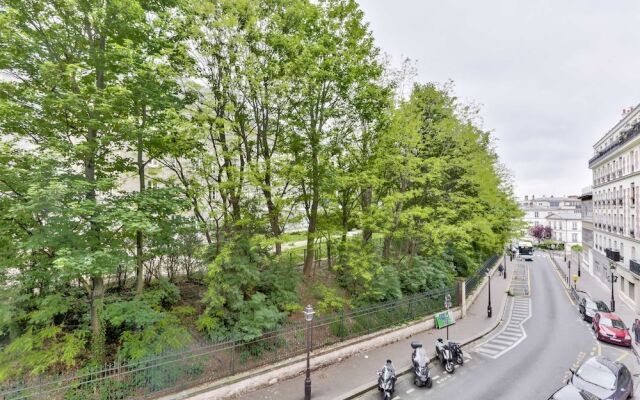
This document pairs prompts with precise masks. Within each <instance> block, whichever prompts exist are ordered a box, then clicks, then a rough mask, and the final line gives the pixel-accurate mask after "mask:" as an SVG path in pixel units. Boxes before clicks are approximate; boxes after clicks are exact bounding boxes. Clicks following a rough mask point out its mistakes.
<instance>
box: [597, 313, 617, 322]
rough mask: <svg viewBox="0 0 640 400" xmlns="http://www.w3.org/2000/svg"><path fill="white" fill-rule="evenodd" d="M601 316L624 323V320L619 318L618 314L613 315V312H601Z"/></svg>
mask: <svg viewBox="0 0 640 400" xmlns="http://www.w3.org/2000/svg"><path fill="white" fill-rule="evenodd" d="M600 316H601V317H602V318H607V319H611V320H614V319H615V320H616V321H622V318H620V317H619V316H618V314H614V313H612V312H601V313H600Z"/></svg>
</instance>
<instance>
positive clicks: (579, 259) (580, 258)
mask: <svg viewBox="0 0 640 400" xmlns="http://www.w3.org/2000/svg"><path fill="white" fill-rule="evenodd" d="M580 261H582V253H578V276H580V264H581V262H580Z"/></svg>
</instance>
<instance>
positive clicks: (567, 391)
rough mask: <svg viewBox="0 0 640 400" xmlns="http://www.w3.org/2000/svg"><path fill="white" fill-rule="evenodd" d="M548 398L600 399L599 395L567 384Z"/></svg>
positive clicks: (560, 399) (558, 399) (556, 399)
mask: <svg viewBox="0 0 640 400" xmlns="http://www.w3.org/2000/svg"><path fill="white" fill-rule="evenodd" d="M549 400H600V397H598V396H596V395H595V394H593V393H590V392H588V391H586V390H583V389H579V388H577V387H575V386H573V385H567V386H564V387H562V388H561V389H560V390H558V391H557V392H555V393H554V394H553V395H551V397H549Z"/></svg>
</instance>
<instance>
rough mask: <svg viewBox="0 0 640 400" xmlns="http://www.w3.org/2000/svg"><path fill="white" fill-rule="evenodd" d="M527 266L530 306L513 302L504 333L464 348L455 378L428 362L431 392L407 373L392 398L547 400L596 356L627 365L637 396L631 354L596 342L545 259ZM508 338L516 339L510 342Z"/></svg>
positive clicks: (371, 395) (374, 395) (639, 369)
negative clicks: (420, 385)
mask: <svg viewBox="0 0 640 400" xmlns="http://www.w3.org/2000/svg"><path fill="white" fill-rule="evenodd" d="M523 263H524V261H523ZM526 265H527V266H528V267H529V268H528V269H529V277H530V284H531V296H530V299H531V303H530V306H529V307H524V306H521V305H520V306H517V307H514V305H515V304H523V303H524V302H525V299H527V297H515V298H513V301H511V303H510V314H509V316H510V318H509V321H508V323H506V324H505V325H509V327H508V329H507V327H505V329H498V330H497V331H496V333H495V334H493V335H492V336H491V337H490V338H488V339H487V340H486V341H483V342H482V343H480V344H474V345H472V346H473V347H471V348H467V349H464V350H465V355H466V356H467V359H466V360H465V363H464V365H463V366H460V367H458V368H457V369H456V371H455V373H454V374H451V375H449V374H447V373H446V372H444V371H443V370H442V368H441V367H440V365H439V364H438V363H437V362H434V363H432V364H431V368H432V376H433V377H434V378H435V379H434V385H433V387H432V388H431V389H427V388H418V387H416V386H414V385H413V376H412V374H411V373H410V374H406V375H403V376H401V377H399V379H398V381H397V383H396V391H395V394H394V399H398V400H401V399H408V400H410V399H418V398H421V399H422V398H429V399H460V400H464V399H469V400H484V399H486V400H497V399H505V400H513V399H523V400H524V399H532V400H533V399H547V398H548V397H549V396H550V395H551V394H552V393H553V392H555V391H556V390H557V389H558V388H560V387H562V386H563V385H564V382H565V381H566V380H567V378H568V376H569V374H570V373H569V368H572V367H574V368H575V367H577V366H578V365H579V364H580V363H581V362H582V361H583V360H584V359H586V358H589V357H591V356H593V355H598V354H601V355H605V356H607V357H609V358H611V359H612V360H619V361H621V362H623V363H624V364H626V365H627V367H629V369H630V370H631V373H632V374H634V390H635V393H636V395H640V388H639V386H640V379H639V376H640V375H639V373H640V365H639V364H638V361H637V359H636V356H635V355H634V354H633V352H632V351H631V350H630V349H628V348H624V347H619V346H615V345H609V344H605V343H600V342H598V341H596V339H595V337H594V335H593V333H592V331H591V328H590V326H589V324H587V323H585V322H583V321H582V320H581V318H580V316H579V314H578V311H577V307H576V306H575V305H574V304H573V303H572V302H571V300H570V298H569V296H568V295H567V294H566V292H565V290H564V287H563V286H562V284H561V281H560V278H559V276H558V273H557V272H556V270H555V267H554V266H553V265H552V264H551V262H550V260H549V259H548V258H547V257H546V256H543V255H542V254H541V253H539V254H537V255H536V257H534V261H529V262H526ZM516 299H518V300H516ZM522 331H524V334H523V333H522ZM518 335H519V336H518ZM522 336H524V338H522ZM512 337H514V338H515V337H518V340H513V341H511V342H509V340H508V339H510V338H512ZM514 343H515V345H514ZM425 345H427V344H425ZM408 353H409V352H408ZM409 356H410V354H407V358H409ZM359 398H360V399H379V398H381V395H380V393H379V392H378V391H377V390H376V389H373V390H371V391H369V392H367V393H365V394H364V395H362V396H360V397H359Z"/></svg>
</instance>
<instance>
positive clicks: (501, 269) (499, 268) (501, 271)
mask: <svg viewBox="0 0 640 400" xmlns="http://www.w3.org/2000/svg"><path fill="white" fill-rule="evenodd" d="M498 272H499V273H500V276H502V273H503V272H504V267H503V266H502V264H500V265H499V266H498Z"/></svg>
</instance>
